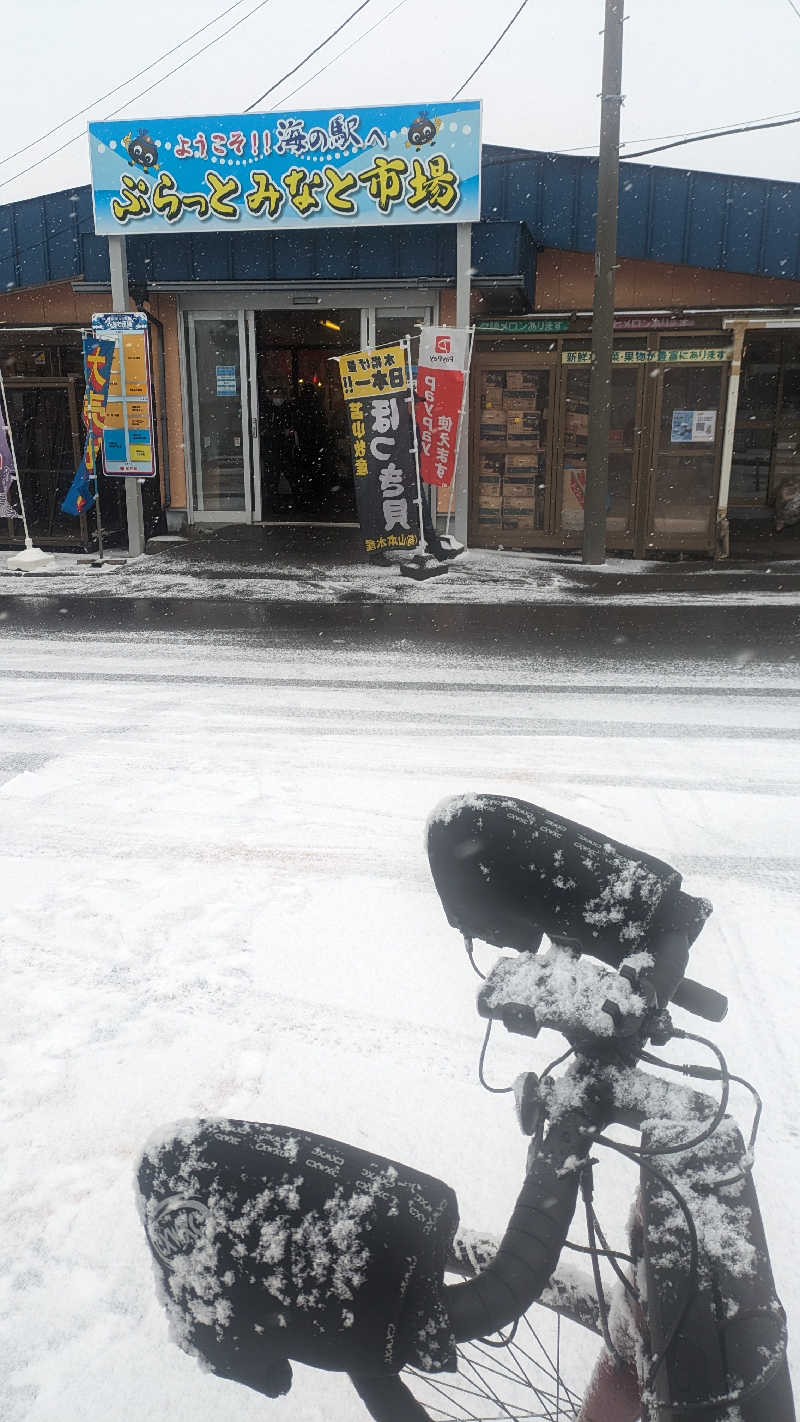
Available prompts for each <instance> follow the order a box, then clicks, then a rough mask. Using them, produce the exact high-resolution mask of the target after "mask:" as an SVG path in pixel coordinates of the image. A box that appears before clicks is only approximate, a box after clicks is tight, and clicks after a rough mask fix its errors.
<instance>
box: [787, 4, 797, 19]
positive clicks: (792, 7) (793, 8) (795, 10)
mask: <svg viewBox="0 0 800 1422" xmlns="http://www.w3.org/2000/svg"><path fill="white" fill-rule="evenodd" d="M786 3H787V5H788V6H789V8H790V9H791V10H794V13H795V14H796V16H797V18H798V20H800V10H798V8H797V6H796V5H795V3H794V0H786Z"/></svg>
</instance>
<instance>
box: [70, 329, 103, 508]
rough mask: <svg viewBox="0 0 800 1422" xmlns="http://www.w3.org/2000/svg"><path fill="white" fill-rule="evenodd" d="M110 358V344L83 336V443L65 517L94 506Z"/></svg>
mask: <svg viewBox="0 0 800 1422" xmlns="http://www.w3.org/2000/svg"><path fill="white" fill-rule="evenodd" d="M113 357H114V342H113V341H96V340H95V339H94V337H92V336H84V338H83V371H84V376H85V378H86V394H85V396H84V400H83V423H84V425H85V426H86V444H85V446H84V450H83V459H82V460H81V462H80V464H79V465H78V470H77V473H76V475H75V478H74V479H73V481H72V483H71V484H70V487H69V491H68V493H67V496H66V498H65V499H64V502H63V503H62V505H61V508H62V510H63V512H64V513H67V514H74V515H75V516H77V515H78V514H82V513H88V512H89V510H90V509H91V508H92V506H93V505H94V501H95V496H96V494H97V456H98V455H99V453H100V450H101V449H102V445H103V426H104V424H105V414H106V401H107V400H108V387H109V384H110V381H111V362H112V360H113ZM92 481H94V488H92V487H91V486H92Z"/></svg>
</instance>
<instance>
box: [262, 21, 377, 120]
mask: <svg viewBox="0 0 800 1422" xmlns="http://www.w3.org/2000/svg"><path fill="white" fill-rule="evenodd" d="M371 3H372V0H361V4H360V5H358V6H357V7H356V9H355V10H354V11H353V13H352V14H351V15H348V16H347V19H346V20H342V23H341V24H340V25H337V26H336V29H335V30H331V32H330V34H329V35H326V37H325V39H324V40H321V41H320V43H319V44H318V45H315V46H314V48H313V49H311V50H309V52H308V54H307V55H306V57H305V59H301V60H300V63H299V64H295V66H294V68H293V69H289V70H287V72H286V74H284V75H283V76H282V78H280V79H276V80H275V83H274V84H270V86H269V88H268V89H265V90H264V93H263V94H259V96H258V98H257V99H254V100H253V102H252V104H248V105H247V108H246V109H245V113H246V114H249V113H250V111H251V109H254V108H255V106H256V104H260V103H261V102H262V101H263V100H264V99H266V98H267V97H268V95H269V94H271V93H272V92H273V90H274V89H279V88H280V86H281V84H283V83H284V81H285V80H286V79H291V77H292V75H293V74H296V73H297V71H298V69H302V68H303V65H304V64H308V61H309V59H313V57H314V55H315V54H319V52H320V50H321V49H324V48H325V46H326V44H328V43H329V41H330V40H332V39H334V37H335V36H336V35H338V34H339V32H340V31H341V30H343V29H344V28H345V27H346V26H347V25H349V24H350V21H351V20H354V19H355V17H356V15H360V13H361V11H362V10H366V8H367V6H368V5H369V4H371Z"/></svg>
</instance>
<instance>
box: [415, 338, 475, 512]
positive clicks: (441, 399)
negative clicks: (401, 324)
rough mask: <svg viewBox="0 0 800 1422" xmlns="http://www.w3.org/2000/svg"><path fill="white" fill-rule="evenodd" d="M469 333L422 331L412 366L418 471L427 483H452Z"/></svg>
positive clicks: (468, 349)
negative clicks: (415, 377) (417, 358)
mask: <svg viewBox="0 0 800 1422" xmlns="http://www.w3.org/2000/svg"><path fill="white" fill-rule="evenodd" d="M471 336H472V333H471V331H469V330H459V329H454V328H452V327H448V326H423V327H422V330H421V331H420V336H419V360H418V363H417V424H418V426H419V472H420V475H421V477H422V479H423V480H424V482H425V483H426V484H435V485H438V486H439V487H442V486H444V485H447V484H452V482H453V475H454V474H455V468H456V451H457V448H458V430H459V424H460V421H461V414H462V410H463V406H464V390H465V386H466V382H467V376H468V372H469V356H470V347H471Z"/></svg>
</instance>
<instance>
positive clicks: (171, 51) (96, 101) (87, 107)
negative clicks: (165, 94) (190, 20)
mask: <svg viewBox="0 0 800 1422" xmlns="http://www.w3.org/2000/svg"><path fill="white" fill-rule="evenodd" d="M244 3H245V0H234V4H233V5H229V6H228V8H227V9H226V10H221V11H220V13H219V14H218V15H215V16H214V18H213V19H212V20H208V21H207V22H206V24H204V25H201V26H200V28H199V30H193V31H192V33H191V34H190V35H186V36H185V38H184V39H182V40H181V41H180V42H179V43H178V44H174V45H173V46H172V49H167V50H165V51H164V53H163V54H160V55H159V56H158V59H154V60H152V62H151V63H150V64H146V65H145V66H144V69H138V70H137V71H136V73H135V74H132V75H131V76H130V79H125V80H123V82H122V83H121V84H115V85H114V88H113V89H109V91H108V93H107V94H100V95H99V97H98V98H96V99H92V102H91V103H90V104H86V105H85V106H84V107H83V108H82V109H77V110H76V111H75V113H74V114H70V116H69V118H65V119H62V120H61V123H57V124H54V125H53V127H52V128H48V130H47V132H46V133H40V134H39V137H38V138H33V139H31V141H30V143H26V144H24V146H23V147H22V148H17V149H16V151H15V152H14V153H8V154H6V156H5V158H0V166H2V164H3V163H10V162H11V160H12V159H13V158H19V157H20V155H21V154H23V153H27V152H28V151H29V149H31V148H35V147H36V145H37V143H44V141H45V139H46V138H51V137H52V135H53V134H54V133H58V131H59V129H62V128H66V126H67V124H68V123H72V122H73V120H74V119H77V118H80V117H81V115H82V114H88V112H89V110H90V109H93V108H94V106H95V104H103V103H105V101H106V99H110V98H111V97H112V95H114V94H118V93H119V91H120V89H127V87H128V85H129V84H134V83H135V82H136V80H137V79H141V77H142V75H143V74H147V73H148V72H149V71H150V70H151V69H155V67H156V65H157V64H161V63H162V61H163V60H165V59H169V57H170V55H171V54H175V52H176V51H177V50H179V49H183V46H184V45H185V44H189V43H190V42H191V41H192V40H193V39H197V36H198V35H202V34H203V33H204V31H205V30H209V29H210V28H211V26H212V25H216V24H217V23H218V22H219V21H220V20H224V18H225V16H226V15H229V14H230V12H231V10H237V9H238V8H239V6H240V5H244ZM165 77H166V76H165ZM71 141H73V140H71Z"/></svg>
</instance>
